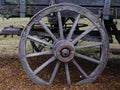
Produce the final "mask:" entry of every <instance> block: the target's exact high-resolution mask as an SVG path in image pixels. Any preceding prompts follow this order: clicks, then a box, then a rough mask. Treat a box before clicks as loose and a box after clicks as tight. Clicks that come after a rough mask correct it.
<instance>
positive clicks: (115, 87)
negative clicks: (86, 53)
mask: <svg viewBox="0 0 120 90" xmlns="http://www.w3.org/2000/svg"><path fill="white" fill-rule="evenodd" d="M119 89H120V63H119V62H118V60H110V61H109V62H108V64H107V66H106V68H105V70H104V72H103V73H102V75H101V76H100V77H99V78H98V79H97V80H96V81H95V82H94V83H92V84H87V85H76V86H75V85H71V86H68V85H62V84H59V83H56V84H55V85H51V86H41V85H36V84H35V83H33V82H32V81H31V80H30V79H29V78H28V76H27V75H26V73H25V72H24V70H23V69H22V66H21V64H20V62H19V58H18V55H17V54H14V55H8V54H4V55H0V90H119Z"/></svg>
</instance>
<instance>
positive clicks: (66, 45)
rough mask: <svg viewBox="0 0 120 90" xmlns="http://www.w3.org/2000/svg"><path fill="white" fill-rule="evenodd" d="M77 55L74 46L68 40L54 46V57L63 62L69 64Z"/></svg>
mask: <svg viewBox="0 0 120 90" xmlns="http://www.w3.org/2000/svg"><path fill="white" fill-rule="evenodd" d="M74 53H75V49H74V45H73V44H72V43H71V42H69V41H67V40H60V41H58V42H57V43H56V44H55V46H54V55H55V56H56V58H57V59H58V60H60V61H62V62H69V61H71V60H72V59H73V57H74Z"/></svg>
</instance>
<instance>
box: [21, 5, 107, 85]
mask: <svg viewBox="0 0 120 90" xmlns="http://www.w3.org/2000/svg"><path fill="white" fill-rule="evenodd" d="M66 11H67V12H68V11H69V12H70V13H71V12H72V13H73V12H74V14H75V15H76V18H75V21H74V23H73V26H72V27H71V29H70V30H69V32H67V33H66V30H64V28H63V26H62V19H61V16H62V14H63V13H65V12H66ZM53 12H56V13H57V17H56V18H58V24H59V30H58V33H55V32H53V31H52V30H50V28H49V27H48V26H47V25H46V24H45V23H44V19H43V18H44V17H45V16H47V15H49V14H50V13H53ZM83 16H84V17H85V18H86V19H88V20H89V22H91V23H92V24H91V25H90V26H89V28H86V30H85V31H84V32H82V33H80V34H77V35H76V34H75V33H74V31H75V28H76V26H77V24H78V23H79V22H80V17H83ZM36 22H39V24H40V26H41V27H42V28H43V29H44V34H43V36H42V37H44V35H48V36H49V37H50V38H52V40H53V41H54V42H47V41H45V40H42V39H40V38H36V37H34V36H31V35H30V34H29V32H30V30H31V28H32V26H33V25H34V23H36ZM92 31H98V32H99V34H100V40H99V41H92V39H91V41H89V42H87V41H85V40H84V39H83V38H85V37H86V36H89V33H91V32H92ZM41 33H43V31H41ZM27 41H33V42H34V43H39V44H40V45H41V44H43V45H45V46H44V50H43V51H41V52H34V53H32V52H31V53H30V52H29V53H28V52H27V50H26V48H28V47H29V46H27V45H28V44H27ZM83 42H84V43H83ZM107 54H108V37H107V34H106V32H105V30H104V28H103V27H102V25H101V23H100V22H99V20H98V18H96V17H95V15H94V14H93V13H91V12H90V11H89V10H87V9H85V8H83V7H81V6H77V5H74V4H56V5H53V6H50V7H47V8H45V9H43V10H41V11H39V12H38V13H37V14H36V15H34V16H33V17H32V19H31V20H30V22H29V23H28V24H27V26H26V27H25V29H24V31H23V33H22V35H21V39H20V45H19V56H20V59H21V63H22V66H23V68H24V69H25V71H26V73H27V74H28V75H29V77H30V78H31V79H32V80H33V81H34V82H35V83H37V84H44V85H49V84H53V83H54V82H57V80H56V78H57V79H58V82H59V80H61V79H62V80H66V82H67V84H72V83H73V84H74V83H75V84H85V83H90V82H93V81H94V80H95V79H96V78H97V77H98V76H99V74H101V72H102V71H103V69H104V67H105V65H106V63H107ZM44 56H45V57H44ZM96 56H97V57H96ZM36 57H37V64H36V65H35V66H34V65H33V63H34V62H35V59H34V60H32V61H31V62H32V63H31V62H29V60H30V58H36ZM43 57H44V58H43ZM47 57H48V58H47ZM43 59H44V60H43ZM38 61H40V62H39V63H38ZM90 64H91V66H90V67H89V65H90ZM61 68H62V69H61ZM45 70H46V72H45ZM61 70H62V73H59V72H60V71H61ZM63 70H64V71H65V72H64V71H63ZM59 75H60V77H58V76H59ZM64 75H65V77H66V78H65V79H63V78H64ZM62 76H63V77H62ZM61 77H62V78H61ZM59 78H61V79H59Z"/></svg>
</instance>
